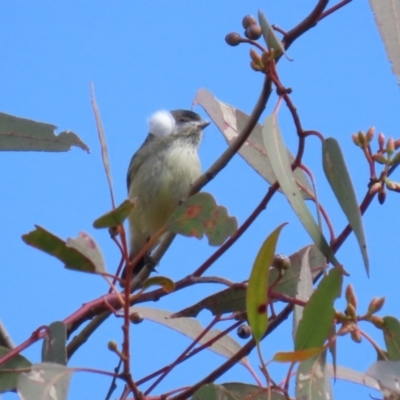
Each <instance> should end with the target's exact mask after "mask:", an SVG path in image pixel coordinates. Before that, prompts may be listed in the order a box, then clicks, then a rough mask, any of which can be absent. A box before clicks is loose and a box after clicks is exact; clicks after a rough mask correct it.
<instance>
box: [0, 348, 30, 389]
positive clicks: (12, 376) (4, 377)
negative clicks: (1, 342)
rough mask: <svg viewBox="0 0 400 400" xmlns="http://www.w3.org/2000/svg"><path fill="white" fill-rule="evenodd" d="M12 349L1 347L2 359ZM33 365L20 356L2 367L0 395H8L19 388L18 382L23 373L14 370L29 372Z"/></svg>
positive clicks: (0, 354) (0, 371) (0, 370)
mask: <svg viewBox="0 0 400 400" xmlns="http://www.w3.org/2000/svg"><path fill="white" fill-rule="evenodd" d="M9 351H10V349H7V348H6V347H2V346H0V358H1V357H3V356H5V355H6V354H7V353H8V352H9ZM31 365H32V363H31V362H30V361H28V360H27V359H26V358H25V357H23V356H21V355H20V354H18V355H16V356H15V357H13V358H12V359H11V360H8V361H7V362H6V363H4V364H2V365H1V366H0V393H6V392H9V391H11V390H15V389H16V388H17V380H18V377H19V375H20V374H21V371H18V372H12V370H22V369H24V368H26V369H27V370H28V369H29V368H30V367H31Z"/></svg>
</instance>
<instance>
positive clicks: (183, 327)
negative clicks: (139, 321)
mask: <svg viewBox="0 0 400 400" xmlns="http://www.w3.org/2000/svg"><path fill="white" fill-rule="evenodd" d="M129 312H130V313H139V314H140V315H141V316H142V317H143V318H144V319H147V320H149V321H153V322H157V323H158V324H161V325H164V326H166V327H168V328H170V329H173V330H175V331H177V332H180V333H182V334H183V335H185V336H187V337H189V338H191V339H193V340H195V339H197V338H198V337H199V335H200V334H201V333H202V332H203V331H204V327H203V326H201V324H200V323H199V322H198V321H197V320H196V319H194V318H172V313H171V312H169V311H166V310H160V309H156V308H150V307H136V306H135V307H131V308H130V311H129ZM221 332H222V331H220V330H219V329H213V330H211V331H209V332H207V333H206V335H205V336H203V337H202V338H201V339H200V340H199V343H200V344H205V343H206V342H208V341H210V340H211V339H213V338H215V337H216V336H217V335H219V334H220V333H221ZM209 349H210V350H212V351H214V352H215V353H217V354H219V355H221V356H223V357H226V358H230V357H232V356H233V355H234V354H236V353H237V352H238V351H239V350H240V349H241V346H240V345H239V343H238V342H236V341H235V340H234V339H233V338H232V337H231V336H229V335H224V336H223V337H221V338H220V339H218V340H217V341H215V342H214V343H213V344H212V345H211V346H210V347H209ZM240 363H241V364H243V365H245V366H248V360H247V358H246V357H244V358H242V360H241V361H240Z"/></svg>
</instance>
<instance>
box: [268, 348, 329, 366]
mask: <svg viewBox="0 0 400 400" xmlns="http://www.w3.org/2000/svg"><path fill="white" fill-rule="evenodd" d="M323 350H324V348H323V347H316V348H314V349H306V350H296V351H280V352H278V353H275V355H274V358H273V359H274V361H278V362H292V363H293V362H300V361H304V360H308V359H309V358H311V357H314V356H315V355H317V354H319V353H322V351H323Z"/></svg>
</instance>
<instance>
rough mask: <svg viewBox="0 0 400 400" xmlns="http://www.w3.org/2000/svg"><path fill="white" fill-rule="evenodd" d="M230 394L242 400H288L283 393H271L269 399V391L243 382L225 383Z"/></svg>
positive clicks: (224, 385)
mask: <svg viewBox="0 0 400 400" xmlns="http://www.w3.org/2000/svg"><path fill="white" fill-rule="evenodd" d="M221 386H223V387H224V388H225V389H227V390H229V393H231V394H233V395H235V396H236V397H237V398H238V399H240V400H266V399H268V400H287V397H285V396H284V395H283V394H282V393H279V392H274V391H273V390H272V391H271V397H268V389H267V388H263V387H260V386H255V385H249V384H247V383H241V382H229V383H223V384H222V385H221ZM207 400H208V399H207Z"/></svg>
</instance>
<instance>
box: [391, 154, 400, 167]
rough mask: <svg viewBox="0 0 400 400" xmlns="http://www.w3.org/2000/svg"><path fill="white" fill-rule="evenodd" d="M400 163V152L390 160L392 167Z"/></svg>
mask: <svg viewBox="0 0 400 400" xmlns="http://www.w3.org/2000/svg"><path fill="white" fill-rule="evenodd" d="M399 163H400V151H399V152H397V153H396V154H395V155H394V157H393V158H392V159H391V160H390V165H396V164H399Z"/></svg>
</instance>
